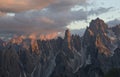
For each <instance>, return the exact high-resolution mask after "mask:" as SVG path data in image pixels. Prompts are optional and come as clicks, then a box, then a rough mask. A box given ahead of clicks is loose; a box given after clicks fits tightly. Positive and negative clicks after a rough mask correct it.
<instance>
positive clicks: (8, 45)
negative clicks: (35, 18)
mask: <svg viewBox="0 0 120 77" xmlns="http://www.w3.org/2000/svg"><path fill="white" fill-rule="evenodd" d="M119 34H120V27H119V25H117V26H114V27H111V28H109V27H108V25H107V24H105V22H104V21H103V20H101V19H99V18H97V19H95V20H92V21H91V23H90V26H89V27H87V29H86V31H85V33H84V35H83V36H82V37H80V36H79V35H77V34H76V35H73V34H71V32H70V30H69V29H67V30H66V31H65V35H64V38H61V37H58V38H55V39H49V40H40V39H38V40H36V39H34V40H33V39H30V38H21V37H18V38H13V39H12V40H10V41H9V42H4V41H2V40H0V77H104V76H106V74H107V73H108V72H109V70H112V69H120V60H119V58H120V35H119Z"/></svg>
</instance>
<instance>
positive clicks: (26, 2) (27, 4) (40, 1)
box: [0, 0, 54, 12]
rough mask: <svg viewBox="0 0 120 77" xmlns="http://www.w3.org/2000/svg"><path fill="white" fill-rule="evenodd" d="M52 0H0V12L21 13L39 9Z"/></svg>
mask: <svg viewBox="0 0 120 77" xmlns="http://www.w3.org/2000/svg"><path fill="white" fill-rule="evenodd" d="M53 1H54V0H0V10H1V11H4V12H9V11H10V12H21V11H26V10H31V9H41V8H44V7H46V6H48V5H49V4H50V3H52V2H53Z"/></svg>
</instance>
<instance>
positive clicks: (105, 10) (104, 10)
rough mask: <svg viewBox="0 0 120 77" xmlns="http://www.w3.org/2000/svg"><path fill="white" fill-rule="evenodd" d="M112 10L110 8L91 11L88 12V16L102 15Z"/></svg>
mask: <svg viewBox="0 0 120 77" xmlns="http://www.w3.org/2000/svg"><path fill="white" fill-rule="evenodd" d="M112 8H113V7H109V8H104V7H99V8H98V9H91V10H90V11H89V12H88V15H100V14H103V13H106V12H108V11H110V10H111V9H112Z"/></svg>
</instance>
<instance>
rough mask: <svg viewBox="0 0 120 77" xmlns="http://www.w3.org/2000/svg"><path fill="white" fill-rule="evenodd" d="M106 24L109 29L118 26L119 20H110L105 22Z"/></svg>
mask: <svg viewBox="0 0 120 77" xmlns="http://www.w3.org/2000/svg"><path fill="white" fill-rule="evenodd" d="M107 24H108V25H109V27H113V26H116V25H119V24H120V20H119V19H114V20H111V21H109V22H107Z"/></svg>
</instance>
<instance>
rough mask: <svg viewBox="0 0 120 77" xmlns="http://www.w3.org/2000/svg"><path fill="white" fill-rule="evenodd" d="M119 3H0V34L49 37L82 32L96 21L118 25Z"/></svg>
mask: <svg viewBox="0 0 120 77" xmlns="http://www.w3.org/2000/svg"><path fill="white" fill-rule="evenodd" d="M119 3H120V0H0V32H18V33H19V32H22V33H33V32H36V33H47V32H48V33H50V32H56V31H58V32H61V31H64V30H65V29H66V28H70V29H71V30H75V29H83V28H86V26H88V25H89V22H90V21H91V20H92V19H96V18H97V17H99V18H101V19H103V20H104V21H105V22H106V23H108V24H109V25H111V26H113V25H116V24H119V23H120V8H119V7H120V4H119Z"/></svg>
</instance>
